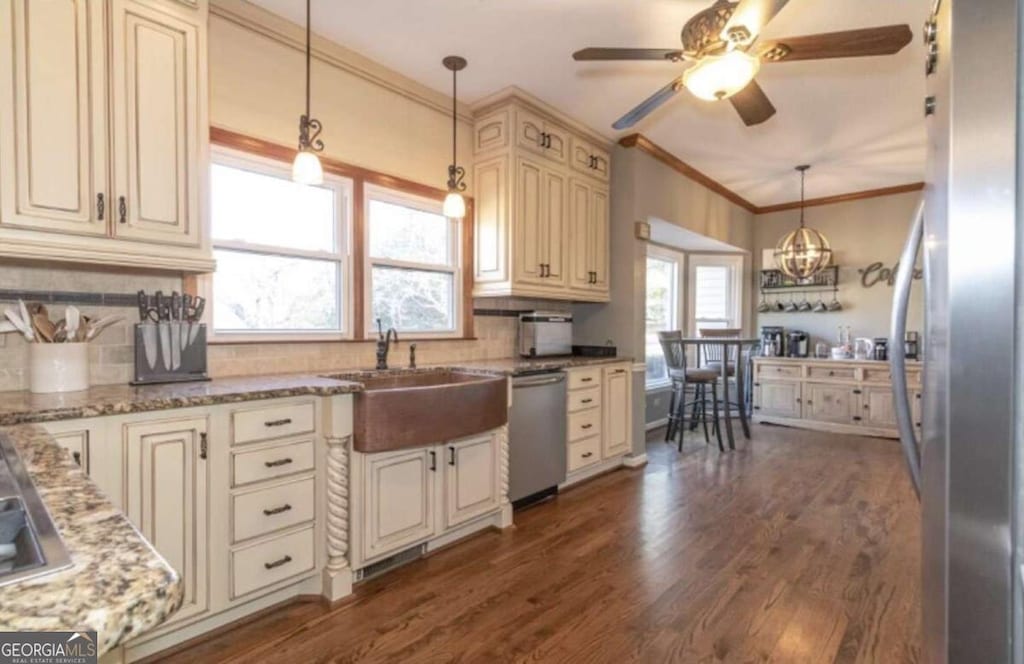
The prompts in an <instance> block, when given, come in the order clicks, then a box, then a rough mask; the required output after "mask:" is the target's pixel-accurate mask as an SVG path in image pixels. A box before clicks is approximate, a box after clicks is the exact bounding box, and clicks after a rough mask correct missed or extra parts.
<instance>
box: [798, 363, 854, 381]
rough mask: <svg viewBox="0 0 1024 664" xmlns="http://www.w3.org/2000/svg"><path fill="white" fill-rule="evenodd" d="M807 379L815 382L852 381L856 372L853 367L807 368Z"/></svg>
mask: <svg viewBox="0 0 1024 664" xmlns="http://www.w3.org/2000/svg"><path fill="white" fill-rule="evenodd" d="M807 377H808V378H814V379H816V380H854V379H855V378H856V377H857V370H856V369H854V368H853V367H824V366H810V367H807Z"/></svg>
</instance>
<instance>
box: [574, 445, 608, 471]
mask: <svg viewBox="0 0 1024 664" xmlns="http://www.w3.org/2000/svg"><path fill="white" fill-rule="evenodd" d="M600 460H601V437H600V436H591V437H590V438H584V439H583V440H578V441H576V442H575V443H570V444H569V472H570V473H571V472H572V471H574V470H579V469H580V468H583V467H585V466H589V465H590V464H592V463H597V462H598V461H600Z"/></svg>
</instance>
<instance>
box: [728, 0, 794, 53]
mask: <svg viewBox="0 0 1024 664" xmlns="http://www.w3.org/2000/svg"><path fill="white" fill-rule="evenodd" d="M787 2H789V0H740V4H739V5H737V6H736V9H735V10H734V11H733V13H732V16H731V17H729V21H728V22H727V23H726V24H725V28H724V29H723V30H722V39H723V40H725V41H731V42H733V43H736V44H749V43H751V42H753V41H754V39H755V38H756V37H757V36H758V35H759V34H761V31H762V30H764V26H766V25H768V21H770V20H772V19H773V18H775V15H776V14H778V13H779V12H780V11H782V8H783V7H785V6H786V3H787Z"/></svg>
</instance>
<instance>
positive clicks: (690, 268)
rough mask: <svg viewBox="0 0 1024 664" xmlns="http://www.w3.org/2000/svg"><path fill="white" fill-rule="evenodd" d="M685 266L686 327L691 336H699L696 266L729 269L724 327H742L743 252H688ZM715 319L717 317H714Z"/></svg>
mask: <svg viewBox="0 0 1024 664" xmlns="http://www.w3.org/2000/svg"><path fill="white" fill-rule="evenodd" d="M687 259H688V260H687V268H686V279H687V285H686V299H687V301H688V305H689V306H688V307H687V309H686V329H687V330H689V331H690V335H691V336H694V337H696V336H699V334H700V330H699V329H698V327H697V268H698V267H725V268H728V269H729V271H730V276H729V279H730V283H729V287H728V289H727V291H726V296H727V297H728V301H727V302H726V309H727V310H728V311H729V312H730V313H731V316H730V317H729V319H727V320H726V321H725V322H726V325H725V327H727V328H740V329H742V328H743V283H744V269H743V266H744V263H745V261H744V255H743V254H693V253H691V254H688V255H687ZM714 320H717V319H714Z"/></svg>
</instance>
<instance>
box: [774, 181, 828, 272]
mask: <svg viewBox="0 0 1024 664" xmlns="http://www.w3.org/2000/svg"><path fill="white" fill-rule="evenodd" d="M809 168H810V166H809V165H807V164H804V165H801V166H797V167H796V170H798V171H800V227H799V228H797V229H796V230H794V231H790V232H789V233H787V234H786V235H785V236H784V237H783V238H782V239H781V240H779V243H778V244H777V245H776V246H775V264H776V265H777V266H778V268H779V269H780V270H782V272H783V273H784V274H786V275H788V276H790V277H793V278H794V279H807V278H808V277H811V276H813V275H814V274H816V273H817V272H820V271H821V270H822V269H824V268H825V267H827V266H828V265H829V263H831V262H832V248H831V247H830V246H829V243H828V238H826V237H825V236H824V235H823V234H822V233H821V232H819V231H816V230H814V229H813V228H807V226H805V225H804V178H805V176H806V175H807V169H809Z"/></svg>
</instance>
